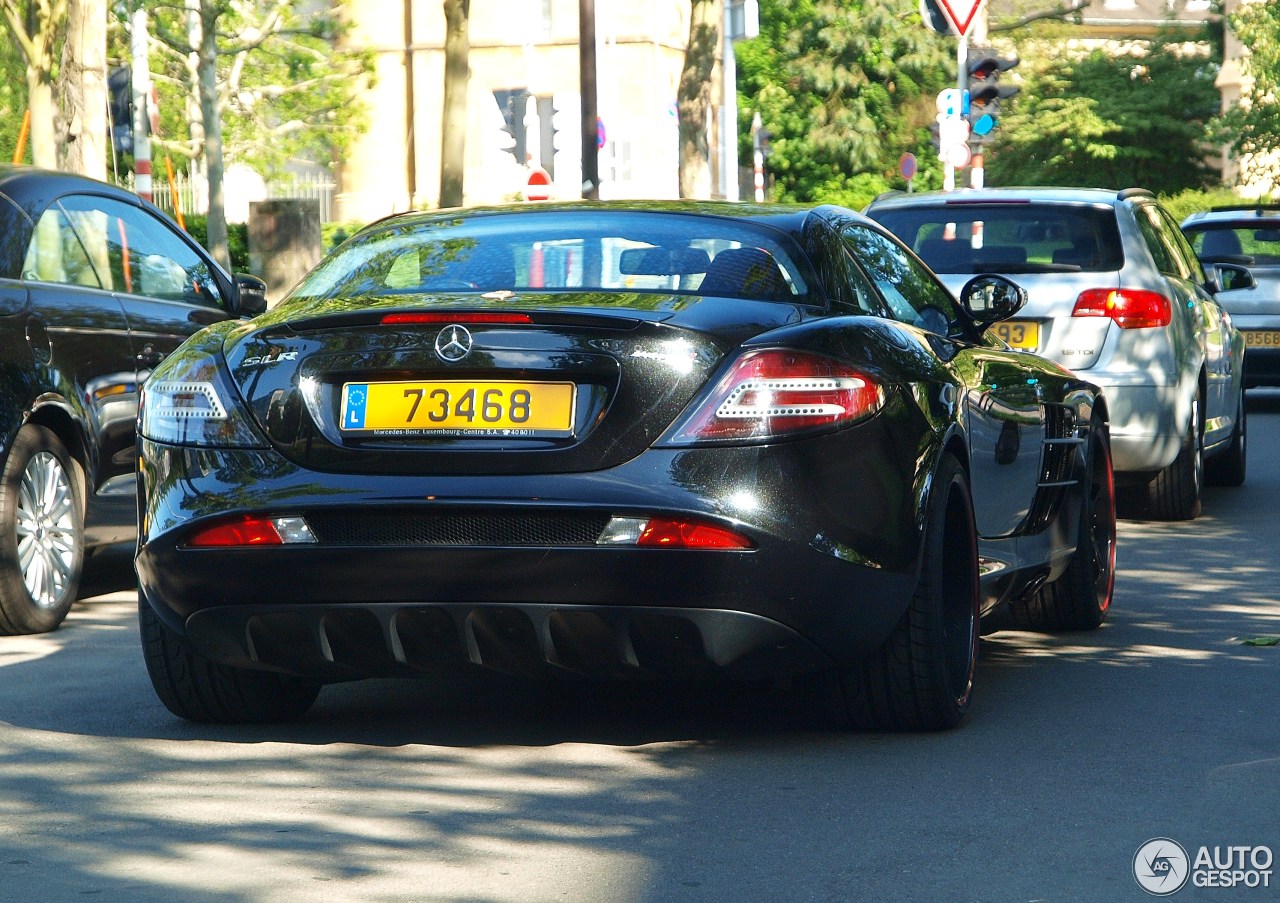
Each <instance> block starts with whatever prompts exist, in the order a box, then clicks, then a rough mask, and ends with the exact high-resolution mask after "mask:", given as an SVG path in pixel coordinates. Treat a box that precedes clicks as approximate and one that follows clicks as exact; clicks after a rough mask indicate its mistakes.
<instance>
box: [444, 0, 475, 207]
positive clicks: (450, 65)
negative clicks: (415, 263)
mask: <svg viewBox="0 0 1280 903" xmlns="http://www.w3.org/2000/svg"><path fill="white" fill-rule="evenodd" d="M470 16H471V0H444V19H445V40H444V114H443V116H442V117H441V123H440V206H441V207H460V206H462V200H463V168H464V165H465V161H466V150H467V82H468V80H469V79H470V77H471V72H470V64H469V62H468V57H469V56H470V53H471V43H470V35H469V21H470Z"/></svg>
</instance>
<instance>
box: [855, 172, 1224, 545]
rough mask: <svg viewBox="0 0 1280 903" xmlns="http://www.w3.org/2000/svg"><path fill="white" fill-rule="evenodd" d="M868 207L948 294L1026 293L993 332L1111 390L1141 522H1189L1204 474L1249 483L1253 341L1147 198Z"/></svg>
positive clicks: (915, 198)
mask: <svg viewBox="0 0 1280 903" xmlns="http://www.w3.org/2000/svg"><path fill="white" fill-rule="evenodd" d="M866 212H867V215H869V216H870V217H872V218H873V219H875V220H878V221H879V222H880V223H882V224H883V225H884V226H886V227H887V228H888V229H889V230H890V231H892V232H893V233H894V234H895V235H897V236H898V237H899V238H900V239H902V241H903V242H905V243H906V244H907V246H908V247H910V248H912V249H913V250H914V251H915V252H916V254H917V255H919V256H920V258H921V259H922V260H924V262H925V263H927V264H928V265H929V266H930V267H932V268H933V270H934V271H935V272H936V273H937V274H938V275H939V277H940V278H941V279H942V280H943V281H944V282H945V283H946V284H947V286H948V287H949V288H950V289H951V290H952V292H956V291H959V289H960V287H961V286H962V285H964V283H965V282H966V281H967V280H969V279H971V278H973V275H974V274H975V273H988V272H989V273H1001V274H1004V275H1007V276H1010V277H1012V278H1013V279H1015V280H1016V281H1017V282H1018V283H1019V284H1021V285H1022V286H1023V287H1024V288H1026V290H1027V295H1028V303H1027V306H1026V307H1025V308H1024V309H1023V311H1022V314H1021V315H1020V317H1019V318H1018V319H1014V320H1008V321H1005V322H1003V323H1000V324H998V325H997V327H995V328H993V329H992V330H989V332H991V333H994V334H996V335H998V336H999V337H1000V338H1002V339H1003V340H1004V341H1005V342H1006V343H1007V344H1009V345H1010V346H1012V347H1014V348H1021V349H1024V350H1026V351H1029V352H1035V353H1037V354H1040V355H1042V356H1044V357H1048V358H1050V359H1052V360H1054V361H1057V362H1058V363H1060V364H1062V365H1063V366H1065V367H1068V368H1070V369H1072V370H1076V371H1079V372H1080V373H1081V375H1083V376H1085V377H1086V378H1088V379H1089V380H1090V381H1091V382H1093V383H1096V384H1097V385H1099V386H1101V387H1102V388H1103V391H1104V392H1105V393H1106V396H1107V402H1108V407H1109V408H1110V412H1111V441H1112V449H1113V456H1114V466H1115V471H1116V478H1117V482H1118V483H1120V484H1121V485H1122V486H1123V487H1125V488H1126V489H1127V491H1126V492H1125V493H1124V496H1123V497H1126V498H1127V499H1128V504H1127V506H1126V507H1127V508H1128V509H1129V510H1130V512H1131V513H1139V514H1148V515H1151V516H1154V517H1158V518H1163V519H1167V520H1186V519H1190V518H1193V517H1196V516H1197V515H1198V514H1199V513H1200V504H1201V503H1200V496H1201V491H1200V490H1201V485H1202V484H1203V483H1204V482H1205V481H1206V479H1207V481H1208V482H1210V483H1216V484H1220V485H1232V486H1238V485H1240V484H1241V483H1243V482H1244V478H1245V410H1244V392H1243V386H1244V381H1243V373H1242V371H1243V364H1244V338H1243V337H1242V336H1241V335H1240V333H1239V332H1238V331H1237V330H1236V328H1235V326H1234V325H1233V324H1232V322H1231V317H1230V316H1228V315H1226V314H1225V313H1224V312H1223V309H1222V308H1221V307H1220V306H1219V305H1218V302H1217V301H1216V300H1215V299H1214V297H1213V294H1212V292H1215V291H1217V289H1218V286H1217V283H1216V282H1212V281H1209V280H1207V278H1206V276H1205V272H1204V270H1203V268H1202V267H1201V265H1200V263H1199V261H1198V260H1197V259H1196V257H1195V254H1194V253H1193V252H1192V250H1191V247H1190V246H1189V245H1188V244H1187V241H1186V239H1185V238H1183V235H1182V233H1181V232H1180V231H1179V229H1178V225H1177V223H1176V222H1175V221H1174V220H1173V219H1172V218H1171V217H1170V216H1169V214H1168V213H1167V212H1165V210H1164V209H1163V208H1162V207H1160V205H1159V204H1157V203H1156V200H1155V197H1154V195H1152V194H1151V193H1150V192H1148V191H1144V190H1141V189H1134V188H1130V189H1126V190H1124V191H1120V192H1115V191H1107V190H1104V189H1093V188H988V189H966V190H961V191H952V192H932V193H921V194H900V193H895V194H892V195H888V196H881V197H879V198H877V199H876V200H875V201H874V202H873V203H872V204H871V206H870V207H869V208H868V209H867V211H866Z"/></svg>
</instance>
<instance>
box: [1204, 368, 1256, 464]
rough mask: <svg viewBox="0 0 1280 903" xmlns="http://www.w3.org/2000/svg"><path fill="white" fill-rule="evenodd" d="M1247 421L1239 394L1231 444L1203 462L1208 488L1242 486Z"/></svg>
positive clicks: (1245, 459)
mask: <svg viewBox="0 0 1280 903" xmlns="http://www.w3.org/2000/svg"><path fill="white" fill-rule="evenodd" d="M1248 451H1249V448H1248V421H1247V416H1246V414H1245V410H1244V392H1243V390H1242V391H1241V392H1240V402H1239V406H1238V407H1237V408H1236V428H1235V429H1234V430H1232V432H1231V444H1230V445H1228V446H1227V449H1226V451H1223V452H1220V453H1218V454H1216V455H1214V456H1213V457H1212V458H1210V459H1209V460H1208V461H1205V462H1204V478H1205V482H1206V483H1207V484H1208V485H1210V486H1243V485H1244V477H1245V473H1246V471H1247V470H1248V467H1247V465H1248V458H1247V453H1248Z"/></svg>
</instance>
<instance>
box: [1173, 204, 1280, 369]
mask: <svg viewBox="0 0 1280 903" xmlns="http://www.w3.org/2000/svg"><path fill="white" fill-rule="evenodd" d="M1182 232H1183V234H1184V235H1186V236H1187V238H1188V240H1190V242H1191V247H1192V249H1193V250H1195V252H1196V256H1198V257H1199V258H1200V262H1201V263H1202V264H1204V266H1205V269H1206V270H1208V271H1210V272H1211V274H1212V273H1216V274H1217V279H1218V283H1219V285H1221V287H1222V290H1221V291H1220V292H1218V302H1219V303H1220V304H1221V305H1222V306H1223V307H1225V308H1226V309H1227V312H1228V313H1230V314H1231V319H1232V320H1234V321H1235V324H1236V326H1238V327H1239V328H1240V331H1241V332H1243V333H1244V338H1245V345H1246V346H1248V348H1249V354H1248V357H1247V358H1246V359H1245V366H1244V384H1245V387H1246V388H1249V387H1252V386H1280V205H1275V204H1251V205H1248V206H1241V207H1215V208H1214V209H1213V210H1208V211H1205V212H1203V213H1193V214H1191V215H1190V216H1189V217H1187V218H1186V219H1185V220H1183V221H1182Z"/></svg>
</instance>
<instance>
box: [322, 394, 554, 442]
mask: <svg viewBox="0 0 1280 903" xmlns="http://www.w3.org/2000/svg"><path fill="white" fill-rule="evenodd" d="M574 399H575V392H574V384H573V383H565V382H499V381H485V380H475V381H465V382H462V381H453V380H448V381H433V382H420V381H414V382H372V383H345V384H344V385H343V387H342V429H343V431H344V432H349V433H367V434H373V435H382V436H399V435H416V434H439V435H449V436H483V437H494V438H503V437H522V436H523V437H532V436H570V435H572V434H573V414H574Z"/></svg>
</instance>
